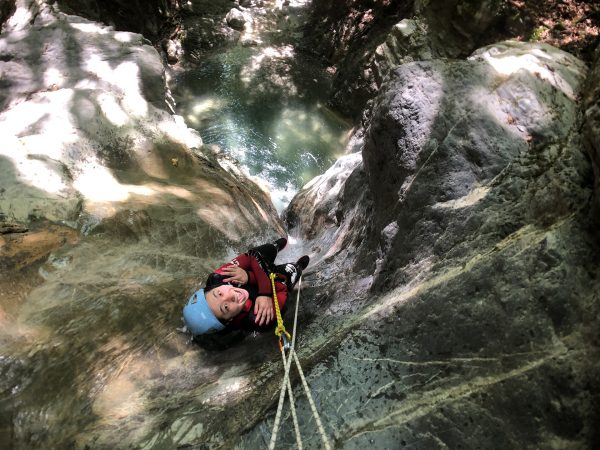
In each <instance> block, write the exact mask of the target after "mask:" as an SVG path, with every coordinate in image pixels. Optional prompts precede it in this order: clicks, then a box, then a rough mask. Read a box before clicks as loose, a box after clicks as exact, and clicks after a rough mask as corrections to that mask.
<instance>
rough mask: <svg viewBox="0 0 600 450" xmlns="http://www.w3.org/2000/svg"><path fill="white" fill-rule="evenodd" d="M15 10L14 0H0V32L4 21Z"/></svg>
mask: <svg viewBox="0 0 600 450" xmlns="http://www.w3.org/2000/svg"><path fill="white" fill-rule="evenodd" d="M14 12H15V1H14V0H0V32H2V26H3V25H4V22H5V21H6V20H7V19H8V18H9V17H10V16H12V15H13V13H14Z"/></svg>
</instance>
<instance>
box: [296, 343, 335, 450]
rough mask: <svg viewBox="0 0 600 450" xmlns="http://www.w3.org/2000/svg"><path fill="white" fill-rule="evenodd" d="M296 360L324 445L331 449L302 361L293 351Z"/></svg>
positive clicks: (328, 449)
mask: <svg viewBox="0 0 600 450" xmlns="http://www.w3.org/2000/svg"><path fill="white" fill-rule="evenodd" d="M292 355H293V356H294V361H296V367H298V373H299V374H300V379H301V380H302V386H304V393H305V394H306V398H307V399H308V403H309V404H310V409H312V413H313V416H314V418H315V422H316V423H317V428H318V430H319V433H320V434H321V440H322V441H323V445H324V446H325V449H326V450H331V446H330V445H329V441H328V440H327V436H326V435H325V429H324V428H323V424H322V423H321V417H320V416H319V412H318V411H317V407H316V406H315V402H314V400H313V398H312V395H311V394H310V389H309V388H308V383H307V382H306V378H304V372H302V367H300V361H298V356H297V355H296V352H293V353H292Z"/></svg>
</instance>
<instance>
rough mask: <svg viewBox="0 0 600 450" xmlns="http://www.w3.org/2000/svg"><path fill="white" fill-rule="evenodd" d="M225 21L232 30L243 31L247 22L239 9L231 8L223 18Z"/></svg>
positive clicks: (246, 17) (246, 18)
mask: <svg viewBox="0 0 600 450" xmlns="http://www.w3.org/2000/svg"><path fill="white" fill-rule="evenodd" d="M225 21H226V22H227V25H229V26H230V27H231V28H233V29H234V30H239V31H243V30H244V27H245V26H246V23H247V22H248V16H247V15H246V14H244V13H243V12H242V11H240V10H239V9H236V8H232V9H231V10H230V11H229V12H228V13H227V15H226V16H225Z"/></svg>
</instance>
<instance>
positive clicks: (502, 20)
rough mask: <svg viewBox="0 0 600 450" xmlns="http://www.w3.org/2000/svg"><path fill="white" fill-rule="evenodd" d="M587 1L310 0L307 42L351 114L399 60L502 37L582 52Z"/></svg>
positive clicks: (590, 20) (455, 54)
mask: <svg viewBox="0 0 600 450" xmlns="http://www.w3.org/2000/svg"><path fill="white" fill-rule="evenodd" d="M577 3H582V5H581V7H578V6H577ZM588 3H589V2H564V4H562V5H558V7H557V5H556V4H555V2H551V1H546V0H540V1H536V2H528V3H518V2H510V1H503V0H487V1H470V0H449V1H447V0H426V1H425V0H423V1H421V0H416V1H394V0H391V1H384V2H372V1H355V2H336V1H331V0H317V1H315V2H313V16H312V17H313V19H312V22H311V24H310V26H309V27H308V28H307V30H310V31H309V32H307V35H306V39H307V41H308V44H307V47H308V48H310V49H312V50H314V51H315V52H316V53H318V54H319V55H320V56H322V57H324V58H325V59H326V60H327V61H328V63H329V64H330V65H331V68H330V70H331V72H333V73H335V77H334V83H333V88H332V92H331V102H332V103H333V104H334V105H335V106H336V107H337V108H339V109H340V111H342V112H344V113H345V114H347V115H348V116H352V117H355V118H356V117H359V116H360V113H361V112H362V110H363V109H364V107H365V105H366V103H367V102H368V100H369V99H371V98H373V97H374V95H375V94H376V93H377V91H378V89H379V88H380V86H381V83H382V82H383V80H384V79H385V77H386V76H387V74H388V71H389V69H390V68H393V67H394V66H396V65H398V64H402V63H406V62H410V61H422V60H430V59H431V58H435V57H446V58H465V57H467V56H468V55H469V54H470V53H472V52H473V51H474V50H475V49H476V48H478V47H481V46H483V45H487V44H491V43H493V42H498V41H500V40H504V39H518V40H531V41H540V42H550V43H552V44H554V45H556V46H560V48H562V49H564V50H566V51H569V52H572V53H574V54H576V55H578V56H580V57H584V56H585V57H586V58H587V55H588V53H589V52H590V49H593V48H594V46H595V44H594V41H593V37H594V36H597V34H598V28H597V18H596V16H595V15H594V13H593V12H592V10H593V6H590V5H589V4H588ZM588 8H591V9H590V10H589V12H587V11H588ZM583 23H585V25H582V24H583ZM565 24H568V25H567V26H566V27H565ZM577 24H581V25H577ZM579 26H581V27H587V28H581V29H579ZM547 27H552V29H551V30H550V29H548V28H547ZM565 28H568V30H566V29H565ZM313 30H314V32H313ZM540 32H543V36H544V37H543V38H541V37H540ZM322 36H325V37H326V39H322Z"/></svg>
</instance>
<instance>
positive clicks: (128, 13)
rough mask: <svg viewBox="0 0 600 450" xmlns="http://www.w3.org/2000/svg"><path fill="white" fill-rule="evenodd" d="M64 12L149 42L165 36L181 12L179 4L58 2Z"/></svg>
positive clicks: (153, 0) (175, 0)
mask: <svg viewBox="0 0 600 450" xmlns="http://www.w3.org/2000/svg"><path fill="white" fill-rule="evenodd" d="M56 3H57V4H58V5H59V6H60V7H61V8H62V10H63V11H65V12H67V13H70V14H76V15H78V16H81V17H85V18H87V19H90V20H93V21H97V22H103V23H105V24H107V25H112V26H114V27H115V28H116V29H117V30H120V31H132V32H134V33H140V34H143V35H144V36H145V37H147V38H148V39H151V40H152V41H156V40H158V38H159V37H161V35H162V34H164V33H168V28H169V27H171V26H173V25H174V23H173V18H174V16H175V15H176V14H177V11H178V10H179V9H180V8H181V3H182V2H180V1H179V0H166V1H165V0H150V1H141V0H133V1H127V0H108V1H107V0H84V1H80V0H57V1H56Z"/></svg>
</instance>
